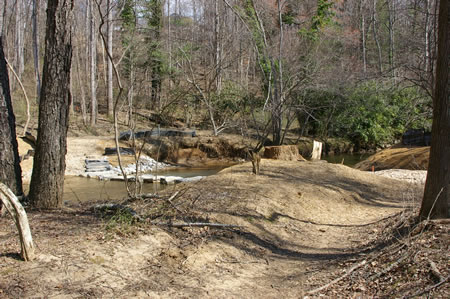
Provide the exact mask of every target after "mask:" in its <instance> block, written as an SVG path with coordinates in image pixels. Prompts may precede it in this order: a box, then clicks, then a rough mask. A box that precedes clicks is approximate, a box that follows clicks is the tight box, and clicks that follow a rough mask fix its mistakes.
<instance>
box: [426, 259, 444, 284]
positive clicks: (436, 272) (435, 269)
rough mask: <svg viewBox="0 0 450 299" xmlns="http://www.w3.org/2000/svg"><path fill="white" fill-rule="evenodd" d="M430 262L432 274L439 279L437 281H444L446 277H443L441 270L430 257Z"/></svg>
mask: <svg viewBox="0 0 450 299" xmlns="http://www.w3.org/2000/svg"><path fill="white" fill-rule="evenodd" d="M428 264H429V265H430V271H431V274H432V275H433V276H434V277H435V278H436V279H437V281H439V282H441V281H443V280H444V277H442V274H441V272H439V270H438V268H437V266H436V264H435V263H434V262H433V261H432V260H430V259H428Z"/></svg>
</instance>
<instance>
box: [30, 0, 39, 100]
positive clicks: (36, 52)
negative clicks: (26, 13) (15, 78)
mask: <svg viewBox="0 0 450 299" xmlns="http://www.w3.org/2000/svg"><path fill="white" fill-rule="evenodd" d="M38 7H39V0H33V15H32V23H33V58H34V74H35V77H36V98H39V94H40V93H41V75H40V72H39V70H40V66H39V37H38V30H39V28H38V25H37V22H38Z"/></svg>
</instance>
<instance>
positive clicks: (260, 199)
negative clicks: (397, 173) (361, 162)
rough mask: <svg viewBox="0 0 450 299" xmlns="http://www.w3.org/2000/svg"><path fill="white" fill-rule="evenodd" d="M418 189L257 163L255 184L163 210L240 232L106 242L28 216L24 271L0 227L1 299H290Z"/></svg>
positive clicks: (200, 193)
mask: <svg viewBox="0 0 450 299" xmlns="http://www.w3.org/2000/svg"><path fill="white" fill-rule="evenodd" d="M422 188H423V186H422V185H420V184H410V183H406V182H402V181H398V180H395V179H390V178H385V177H380V176H376V175H374V174H372V173H367V172H361V171H358V170H354V169H352V168H349V167H346V166H343V165H334V164H327V163H311V162H291V161H274V160H263V161H262V167H261V175H260V176H257V177H256V176H254V175H253V174H252V173H251V165H250V164H249V163H246V164H242V165H238V166H234V167H231V168H228V169H225V170H223V171H222V172H220V173H219V174H217V175H214V176H210V177H208V178H206V179H205V180H202V181H200V182H198V183H195V184H186V185H179V186H177V189H178V190H181V191H182V194H183V195H182V196H180V197H179V198H177V199H176V200H174V202H173V204H175V205H176V206H177V209H178V210H179V211H180V213H181V212H183V213H185V214H184V215H183V216H182V217H181V218H180V219H182V220H183V221H210V222H218V223H226V224H234V225H239V226H240V227H239V228H234V229H214V228H206V227H200V228H197V227H190V228H185V229H176V228H173V229H163V228H162V227H156V226H152V225H150V224H147V223H143V224H139V225H137V226H135V227H132V228H120V229H117V230H116V228H114V229H113V230H108V229H107V226H108V225H110V224H111V223H110V222H107V221H105V220H102V219H100V218H98V217H97V216H96V215H94V214H93V213H92V212H91V210H90V206H88V205H85V206H71V207H66V208H65V209H64V210H63V211H62V212H40V211H29V217H30V223H31V228H32V231H33V235H34V238H35V241H36V244H37V248H38V253H39V258H38V260H37V261H34V262H31V263H24V262H21V261H18V260H17V257H18V256H17V255H16V252H18V251H19V250H18V244H17V243H18V242H17V237H16V232H15V227H14V226H13V224H12V222H11V220H10V219H8V218H0V227H1V229H0V274H1V275H0V297H22V298H23V297H31V296H37V297H57V298H76V297H85V298H86V297H96V298H98V297H116V298H125V297H127V298H129V297H139V298H146V297H149V298H160V297H161V298H185V297H209V298H213V297H214V298H276V297H280V296H283V297H284V298H299V297H300V296H302V295H304V294H305V291H307V290H309V289H312V288H314V287H316V286H317V285H320V284H323V283H325V282H326V281H321V280H320V279H316V278H315V277H319V276H320V275H319V274H321V273H324V272H326V271H330V270H332V269H334V268H335V263H334V262H335V261H336V260H341V259H351V258H358V257H360V256H361V255H364V254H367V250H370V247H367V246H368V244H370V242H371V241H372V240H374V239H375V238H376V235H377V233H379V231H377V228H378V227H379V226H378V224H379V223H382V222H383V221H385V219H388V218H389V217H390V216H392V215H394V214H397V213H399V212H401V211H403V210H404V209H405V208H407V207H411V206H414V205H416V204H417V201H418V199H419V198H420V193H421V191H422ZM170 192H173V191H170ZM153 204H155V202H153V201H141V202H139V201H138V202H135V203H134V207H135V208H136V210H137V211H139V213H141V214H143V215H144V214H145V213H146V212H148V211H149V209H150V208H151V207H152V205H153ZM128 229H129V230H130V231H128ZM114 231H116V233H114Z"/></svg>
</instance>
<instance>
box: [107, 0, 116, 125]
mask: <svg viewBox="0 0 450 299" xmlns="http://www.w3.org/2000/svg"><path fill="white" fill-rule="evenodd" d="M111 2H112V0H108V2H107V10H108V24H107V25H108V26H107V33H108V34H107V37H108V46H107V48H108V52H109V53H112V52H113V49H112V48H113V26H114V25H113V15H112V3H111ZM107 68H108V69H107V73H108V78H107V82H108V83H107V85H108V87H107V88H108V94H107V96H108V116H110V117H112V116H113V101H114V100H113V67H112V61H111V59H108V64H107Z"/></svg>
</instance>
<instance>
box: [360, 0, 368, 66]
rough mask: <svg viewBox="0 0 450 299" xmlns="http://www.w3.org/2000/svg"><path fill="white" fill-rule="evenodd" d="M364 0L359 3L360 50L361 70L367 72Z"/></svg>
mask: <svg viewBox="0 0 450 299" xmlns="http://www.w3.org/2000/svg"><path fill="white" fill-rule="evenodd" d="M364 3H365V1H364V0H361V1H360V3H359V14H360V17H361V50H362V61H363V72H364V74H365V73H367V47H366V46H367V45H366V16H365V15H364Z"/></svg>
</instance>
